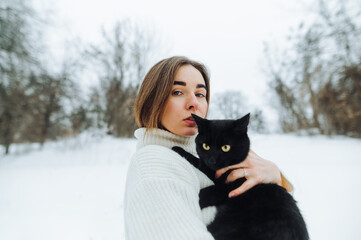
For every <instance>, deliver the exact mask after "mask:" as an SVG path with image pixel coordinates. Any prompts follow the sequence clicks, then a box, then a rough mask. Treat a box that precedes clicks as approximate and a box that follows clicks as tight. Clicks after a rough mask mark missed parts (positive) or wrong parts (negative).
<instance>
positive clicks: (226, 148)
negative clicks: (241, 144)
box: [222, 145, 231, 152]
mask: <svg viewBox="0 0 361 240" xmlns="http://www.w3.org/2000/svg"><path fill="white" fill-rule="evenodd" d="M229 150H231V146H229V145H223V146H222V151H223V152H228V151H229Z"/></svg>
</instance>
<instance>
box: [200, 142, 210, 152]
mask: <svg viewBox="0 0 361 240" xmlns="http://www.w3.org/2000/svg"><path fill="white" fill-rule="evenodd" d="M202 146H203V149H204V150H206V151H208V150H209V149H210V148H211V147H210V146H208V145H207V144H206V143H203V145H202Z"/></svg>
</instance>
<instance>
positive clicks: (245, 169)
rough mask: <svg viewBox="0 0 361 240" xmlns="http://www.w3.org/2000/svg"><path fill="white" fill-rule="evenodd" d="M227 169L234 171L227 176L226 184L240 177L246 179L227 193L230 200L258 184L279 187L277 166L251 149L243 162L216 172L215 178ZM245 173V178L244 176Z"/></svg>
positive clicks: (279, 174) (279, 175)
mask: <svg viewBox="0 0 361 240" xmlns="http://www.w3.org/2000/svg"><path fill="white" fill-rule="evenodd" d="M229 169H235V170H233V171H232V172H231V173H230V174H229V175H228V177H227V180H226V183H229V182H233V181H234V180H236V179H239V178H242V177H246V179H247V181H245V182H244V183H243V184H242V185H241V186H240V187H239V188H236V189H235V190H233V191H232V192H230V193H229V195H228V196H229V197H230V198H231V197H236V196H238V195H240V194H242V193H244V192H246V191H247V190H249V189H251V188H252V187H254V186H255V185H257V184H260V183H276V184H278V185H281V173H280V170H279V169H278V167H277V165H276V164H274V163H273V162H271V161H268V160H265V159H263V158H261V157H260V156H258V155H257V154H256V153H255V152H253V151H252V150H251V149H250V150H249V152H248V155H247V157H246V159H245V160H244V161H243V162H241V163H239V164H235V165H232V166H229V167H226V168H222V169H219V170H218V171H217V172H216V178H219V177H220V176H221V175H222V174H223V173H225V172H226V171H228V170H229ZM245 173H246V174H247V176H245Z"/></svg>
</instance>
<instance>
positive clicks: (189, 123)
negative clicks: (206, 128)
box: [184, 117, 197, 127]
mask: <svg viewBox="0 0 361 240" xmlns="http://www.w3.org/2000/svg"><path fill="white" fill-rule="evenodd" d="M184 121H185V122H186V124H187V125H188V126H190V127H194V126H196V125H197V123H196V121H194V119H193V117H188V118H186V119H184Z"/></svg>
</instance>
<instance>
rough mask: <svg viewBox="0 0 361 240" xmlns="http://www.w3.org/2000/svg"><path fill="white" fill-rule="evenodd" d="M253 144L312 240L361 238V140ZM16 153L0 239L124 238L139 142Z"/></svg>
mask: <svg viewBox="0 0 361 240" xmlns="http://www.w3.org/2000/svg"><path fill="white" fill-rule="evenodd" d="M251 141H252V148H253V150H254V151H255V152H256V153H258V154H259V155H261V156H262V157H264V158H267V159H270V160H272V161H274V162H275V163H277V165H278V166H279V167H280V168H281V170H282V171H283V172H284V173H285V175H286V176H287V177H288V178H289V180H290V181H291V182H292V183H293V184H294V186H295V192H294V197H295V198H296V200H297V201H298V203H299V207H300V208H301V211H302V212H303V215H304V217H305V219H306V222H307V224H308V228H309V232H310V235H311V239H312V240H324V239H327V240H340V239H348V240H358V239H360V236H361V140H357V139H350V138H344V137H334V138H327V137H323V136H316V137H298V136H294V135H251ZM0 150H1V151H2V150H3V149H0ZM11 151H12V153H11V154H10V155H9V156H6V157H4V156H3V155H1V157H0V239H1V240H15V239H16V240H17V239H19V240H28V239H29V240H33V239H34V240H35V239H36V240H43V239H44V240H49V239H62V240H63V239H67V240H72V239H76V240H82V239H84V240H97V239H99V240H100V239H102V240H107V239H111V240H113V239H123V238H124V227H123V194H124V185H125V178H126V171H127V167H128V162H129V158H130V156H131V154H132V153H133V152H134V151H135V140H134V139H116V138H112V137H100V136H90V135H89V134H83V135H82V136H80V137H78V138H76V139H68V140H62V141H59V142H49V143H46V144H45V146H44V147H43V148H42V149H40V148H39V147H38V146H37V145H18V146H13V147H12V148H11Z"/></svg>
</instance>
